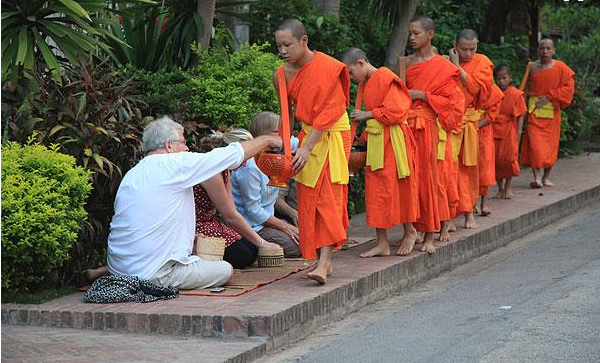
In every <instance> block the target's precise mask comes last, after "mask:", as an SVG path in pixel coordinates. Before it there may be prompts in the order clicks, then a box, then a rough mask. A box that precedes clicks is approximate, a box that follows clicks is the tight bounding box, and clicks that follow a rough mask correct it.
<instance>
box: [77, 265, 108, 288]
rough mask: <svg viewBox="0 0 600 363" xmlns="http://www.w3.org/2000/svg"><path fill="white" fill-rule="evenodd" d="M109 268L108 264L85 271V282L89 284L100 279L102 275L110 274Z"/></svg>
mask: <svg viewBox="0 0 600 363" xmlns="http://www.w3.org/2000/svg"><path fill="white" fill-rule="evenodd" d="M108 275H109V273H108V269H107V268H106V266H102V267H98V268H95V269H88V270H85V271H83V277H84V280H85V281H84V284H86V285H89V284H91V283H93V282H94V281H96V280H98V279H99V278H100V277H102V276H108Z"/></svg>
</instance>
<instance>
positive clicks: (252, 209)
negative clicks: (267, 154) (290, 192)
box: [231, 112, 300, 257]
mask: <svg viewBox="0 0 600 363" xmlns="http://www.w3.org/2000/svg"><path fill="white" fill-rule="evenodd" d="M250 132H251V133H252V136H254V137H258V136H262V135H278V133H279V115H277V114H275V113H273V112H261V113H259V114H258V115H257V116H256V117H255V118H254V120H252V124H251V125H250ZM294 144H295V145H294ZM297 144H298V139H296V138H292V148H294V147H295V146H297ZM268 182H269V178H268V177H267V176H266V175H265V174H264V173H263V172H262V171H260V170H259V169H258V167H257V166H256V163H255V161H254V159H253V158H251V159H249V160H248V162H247V163H246V165H245V166H242V167H240V168H239V169H237V170H236V171H234V172H233V173H232V175H231V184H232V187H233V197H234V200H235V205H236V207H237V209H238V211H239V212H240V213H241V214H242V216H244V218H245V219H246V221H247V222H248V223H249V224H250V226H252V228H253V229H254V230H255V231H256V232H257V233H258V234H259V235H260V236H261V237H263V238H264V239H266V240H267V241H269V242H273V243H276V244H278V245H280V246H281V247H283V251H284V255H285V257H300V247H299V245H298V243H299V241H298V227H296V226H294V225H292V224H290V223H288V222H286V221H285V220H283V219H279V218H277V217H275V215H274V214H275V210H276V209H277V211H278V212H279V213H281V214H282V215H283V216H285V217H289V218H290V219H291V220H295V219H297V216H298V212H297V211H296V210H294V209H293V208H292V207H290V206H289V205H287V203H286V202H285V199H284V198H279V188H277V187H272V186H269V185H267V183H268Z"/></svg>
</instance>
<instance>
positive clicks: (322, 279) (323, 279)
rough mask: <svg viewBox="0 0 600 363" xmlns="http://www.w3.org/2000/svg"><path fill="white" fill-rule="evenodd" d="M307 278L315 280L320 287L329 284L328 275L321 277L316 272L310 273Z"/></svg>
mask: <svg viewBox="0 0 600 363" xmlns="http://www.w3.org/2000/svg"><path fill="white" fill-rule="evenodd" d="M306 277H308V278H309V279H311V280H315V281H316V282H318V283H319V285H324V284H325V282H327V275H321V274H318V273H316V272H309V273H307V274H306Z"/></svg>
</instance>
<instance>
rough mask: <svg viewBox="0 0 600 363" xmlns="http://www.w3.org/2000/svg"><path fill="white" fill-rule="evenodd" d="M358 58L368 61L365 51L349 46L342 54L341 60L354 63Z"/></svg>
mask: <svg viewBox="0 0 600 363" xmlns="http://www.w3.org/2000/svg"><path fill="white" fill-rule="evenodd" d="M359 59H363V60H365V61H366V62H369V60H368V59H367V53H365V51H364V50H362V49H360V48H349V49H348V50H347V51H345V52H344V54H342V62H344V63H349V64H356V63H357V62H358V60H359Z"/></svg>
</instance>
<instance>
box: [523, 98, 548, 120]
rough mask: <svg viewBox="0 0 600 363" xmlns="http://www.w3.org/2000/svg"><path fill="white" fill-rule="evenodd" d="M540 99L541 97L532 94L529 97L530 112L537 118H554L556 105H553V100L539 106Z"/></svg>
mask: <svg viewBox="0 0 600 363" xmlns="http://www.w3.org/2000/svg"><path fill="white" fill-rule="evenodd" d="M539 100H540V98H539V97H535V96H531V97H529V108H528V112H529V113H533V114H534V115H535V117H537V118H549V119H553V118H554V106H552V102H548V103H546V104H545V105H544V106H542V107H540V108H537V107H536V104H537V102H538V101H539Z"/></svg>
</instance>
